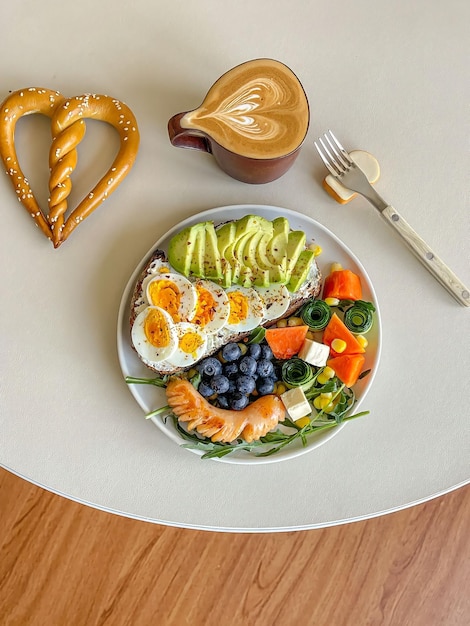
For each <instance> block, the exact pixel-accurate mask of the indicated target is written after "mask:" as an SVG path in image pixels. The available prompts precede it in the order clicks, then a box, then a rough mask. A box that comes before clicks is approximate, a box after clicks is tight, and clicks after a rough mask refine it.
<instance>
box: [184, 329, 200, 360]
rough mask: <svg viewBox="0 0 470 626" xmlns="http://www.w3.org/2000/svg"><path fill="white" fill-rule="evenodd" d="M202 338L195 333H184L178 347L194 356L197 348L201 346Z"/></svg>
mask: <svg viewBox="0 0 470 626" xmlns="http://www.w3.org/2000/svg"><path fill="white" fill-rule="evenodd" d="M202 343H203V339H202V337H201V336H200V335H198V334H197V333H192V332H188V333H184V335H183V336H182V337H181V338H180V340H179V344H178V345H179V348H180V350H182V351H183V352H184V353H185V354H192V355H193V356H196V352H197V349H198V348H199V347H200V346H202Z"/></svg>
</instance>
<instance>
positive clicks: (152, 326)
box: [144, 309, 170, 348]
mask: <svg viewBox="0 0 470 626" xmlns="http://www.w3.org/2000/svg"><path fill="white" fill-rule="evenodd" d="M144 332H145V336H146V337H147V340H148V341H149V342H150V343H151V344H152V346H155V348H166V347H167V346H168V344H169V343H170V331H169V329H168V324H167V322H166V319H165V318H164V317H163V314H162V312H161V311H158V310H157V309H149V311H148V313H147V315H146V317H145V322H144Z"/></svg>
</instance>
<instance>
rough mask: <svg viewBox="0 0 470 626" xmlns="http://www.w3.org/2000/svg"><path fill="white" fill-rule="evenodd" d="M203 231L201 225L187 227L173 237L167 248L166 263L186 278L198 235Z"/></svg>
mask: <svg viewBox="0 0 470 626" xmlns="http://www.w3.org/2000/svg"><path fill="white" fill-rule="evenodd" d="M202 231H203V226H202V225H201V224H194V226H187V227H186V228H183V230H181V231H180V232H179V233H177V234H176V235H174V236H173V237H172V238H171V240H170V244H169V246H168V261H169V262H170V265H171V266H172V267H173V268H174V269H175V270H176V271H177V272H180V273H181V274H183V275H184V276H188V275H189V273H190V268H191V262H192V257H193V254H194V250H195V247H196V242H197V238H198V236H199V234H200V233H201V232H202Z"/></svg>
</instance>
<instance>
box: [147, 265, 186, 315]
mask: <svg viewBox="0 0 470 626" xmlns="http://www.w3.org/2000/svg"><path fill="white" fill-rule="evenodd" d="M145 293H146V297H147V301H148V303H149V304H150V306H158V307H160V308H161V309H164V310H165V311H166V312H167V313H168V314H169V315H170V316H171V318H172V320H173V322H175V324H176V323H178V322H185V321H188V320H190V319H191V318H192V317H193V316H194V311H195V308H196V291H195V289H194V287H193V285H192V283H191V282H190V281H189V280H188V279H187V278H185V277H184V276H180V275H179V274H174V273H167V274H158V276H155V277H153V278H152V279H151V280H149V281H148V283H147V286H146V290H145Z"/></svg>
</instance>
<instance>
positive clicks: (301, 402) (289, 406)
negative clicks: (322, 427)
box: [281, 387, 312, 421]
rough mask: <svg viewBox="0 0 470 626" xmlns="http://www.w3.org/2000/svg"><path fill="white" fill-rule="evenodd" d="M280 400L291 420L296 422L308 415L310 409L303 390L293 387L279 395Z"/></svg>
mask: <svg viewBox="0 0 470 626" xmlns="http://www.w3.org/2000/svg"><path fill="white" fill-rule="evenodd" d="M281 400H282V401H283V403H284V406H285V407H286V411H287V412H288V413H289V416H290V417H291V419H293V420H294V421H295V420H298V419H300V418H301V417H304V416H305V415H310V413H311V412H312V407H311V406H310V404H309V402H308V400H307V398H306V396H305V393H304V390H303V389H302V388H301V387H293V388H292V389H288V390H287V391H284V393H282V394H281Z"/></svg>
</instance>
